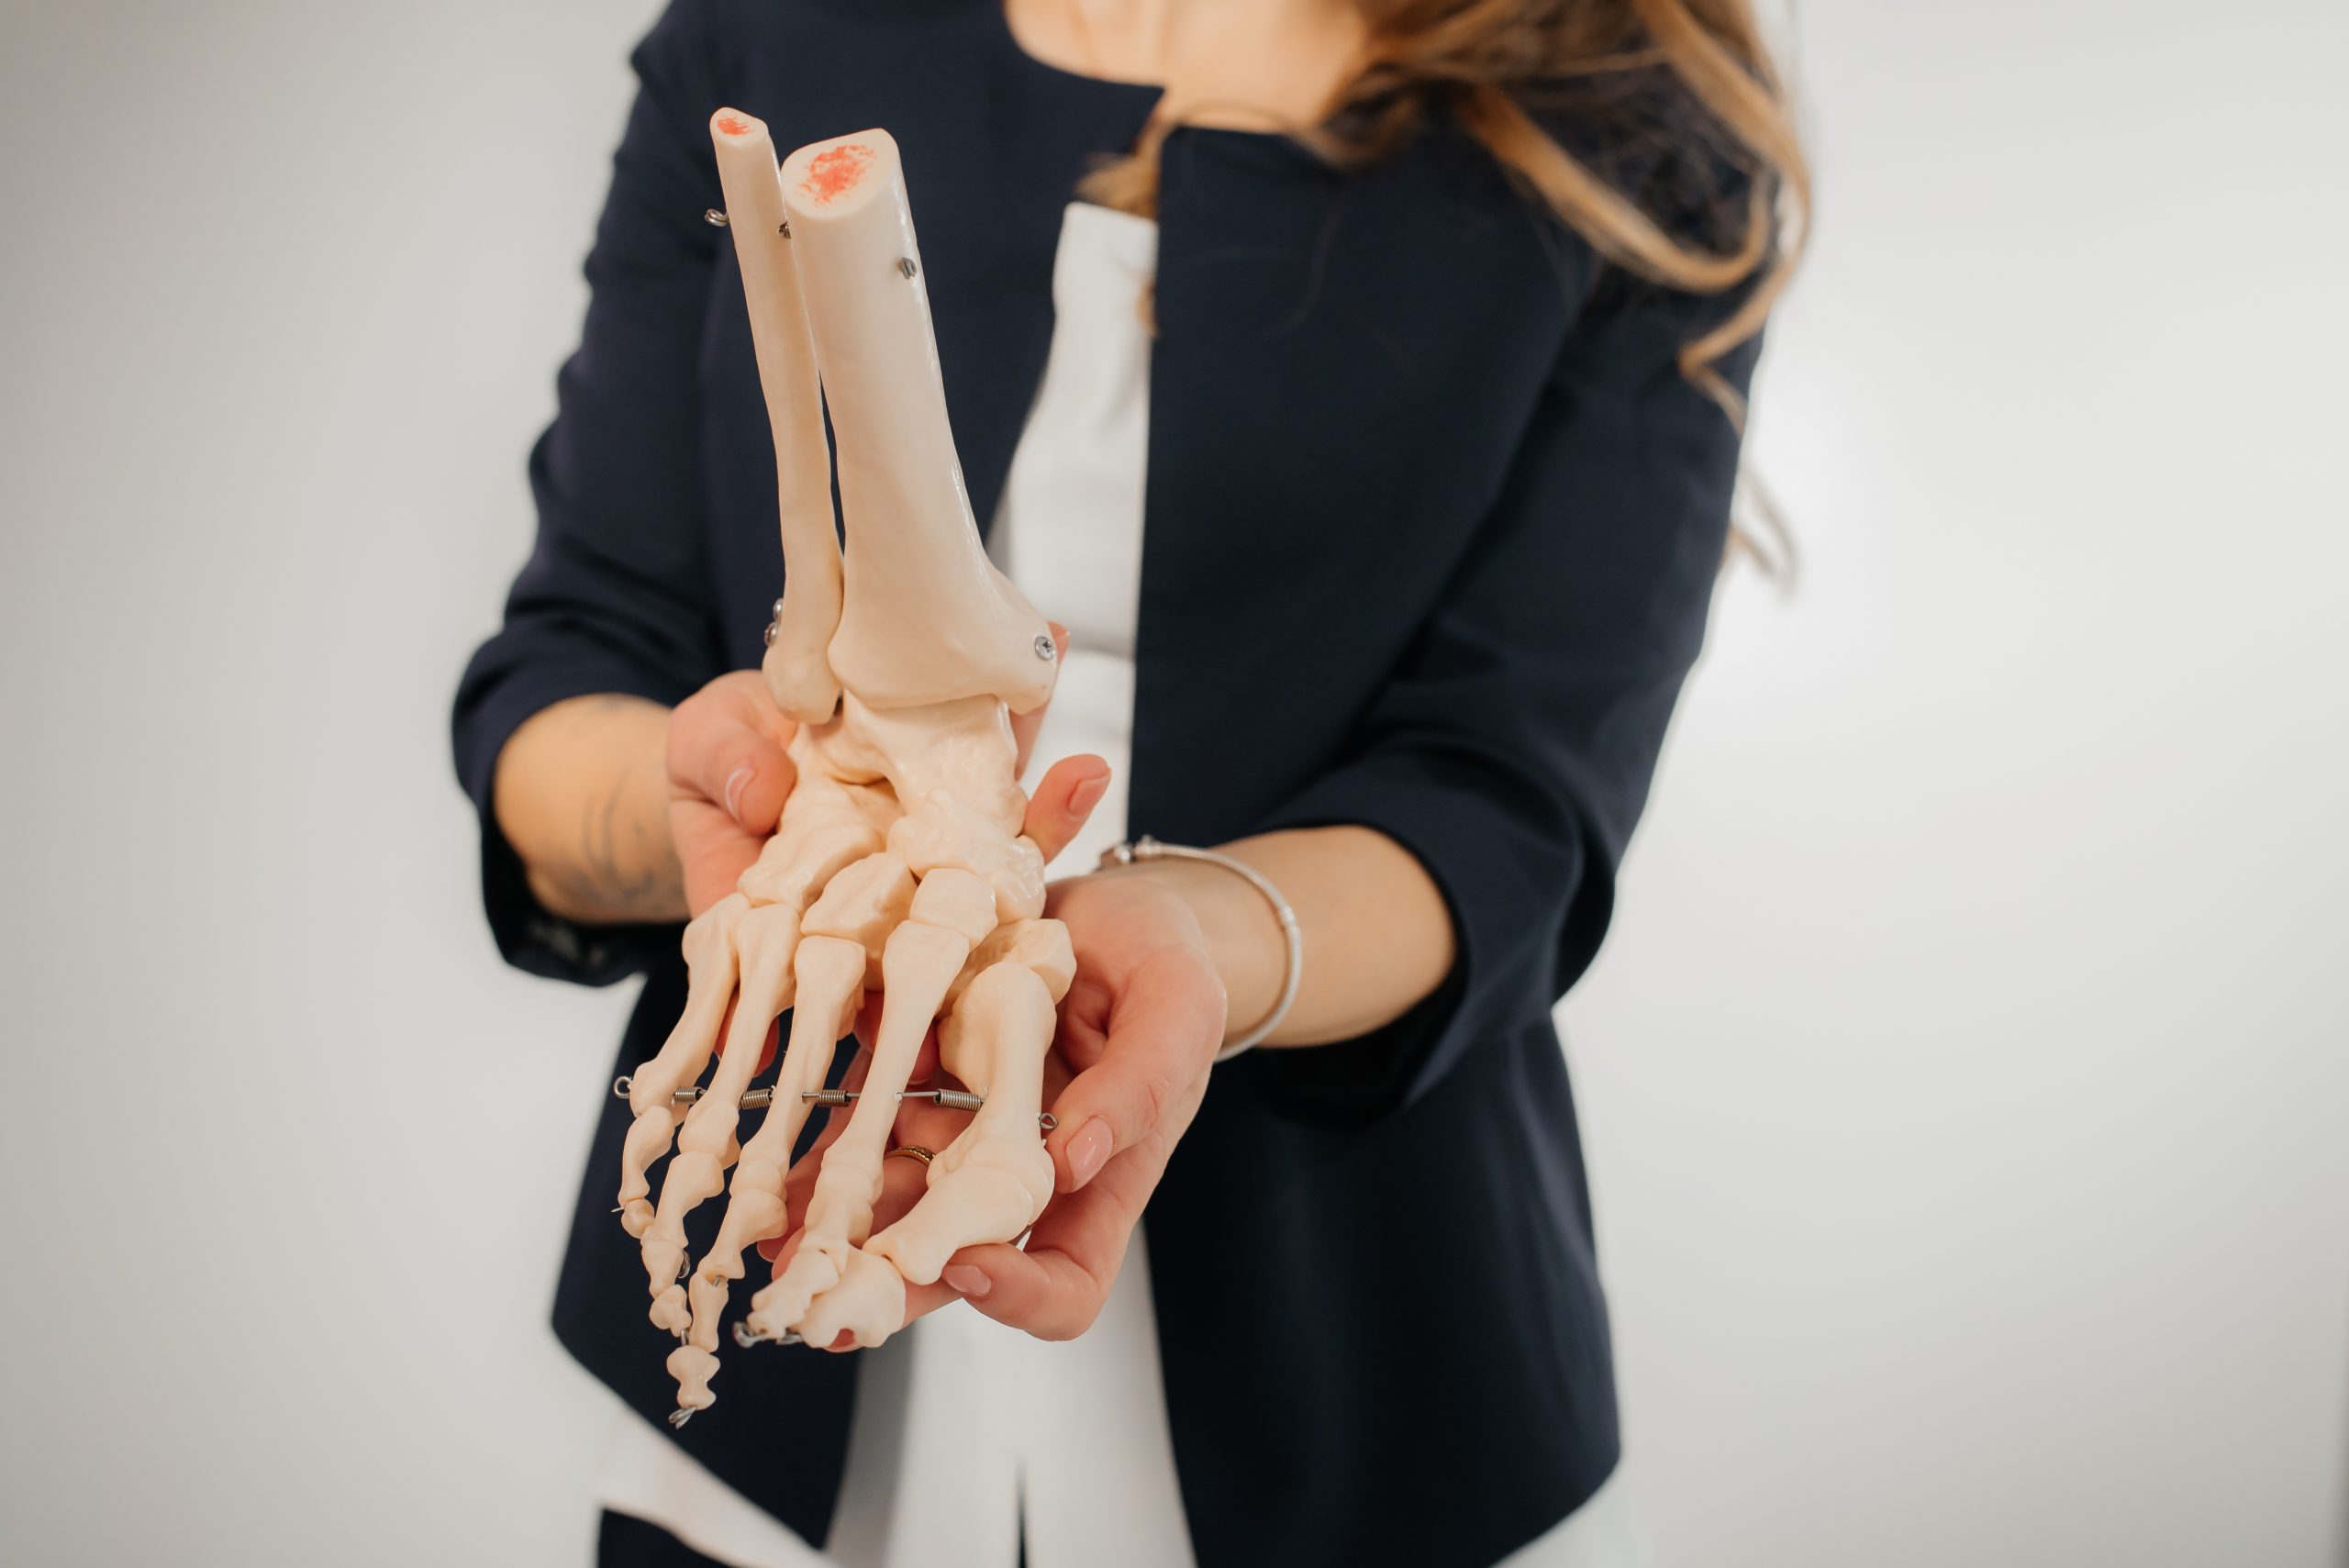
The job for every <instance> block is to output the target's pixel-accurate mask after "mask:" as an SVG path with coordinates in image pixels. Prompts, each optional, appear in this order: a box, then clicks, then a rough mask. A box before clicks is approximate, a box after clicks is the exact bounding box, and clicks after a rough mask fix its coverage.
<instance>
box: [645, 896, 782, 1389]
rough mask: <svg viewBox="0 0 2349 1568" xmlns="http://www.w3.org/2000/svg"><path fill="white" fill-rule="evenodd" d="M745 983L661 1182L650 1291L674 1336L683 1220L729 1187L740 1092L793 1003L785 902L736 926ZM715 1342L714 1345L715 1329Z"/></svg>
mask: <svg viewBox="0 0 2349 1568" xmlns="http://www.w3.org/2000/svg"><path fill="white" fill-rule="evenodd" d="M734 946H735V950H736V951H737V952H738V953H739V954H740V972H741V982H740V989H739V991H738V992H737V993H736V995H735V1002H734V1022H733V1024H732V1026H731V1027H730V1028H729V1029H728V1030H727V1031H726V1049H725V1051H723V1052H722V1053H720V1055H719V1056H718V1071H717V1072H716V1073H713V1074H712V1075H711V1077H710V1080H709V1087H708V1089H707V1091H706V1092H705V1093H704V1094H703V1095H702V1096H701V1098H700V1099H698V1100H696V1101H695V1102H694V1107H693V1109H692V1110H690V1111H688V1112H687V1113H685V1130H684V1131H683V1132H681V1133H680V1134H679V1135H678V1137H677V1157H676V1158H675V1159H674V1160H672V1161H670V1162H669V1169H668V1173H667V1174H666V1175H665V1176H663V1178H662V1183H661V1207H660V1210H659V1213H658V1215H657V1217H656V1218H654V1219H653V1221H652V1228H651V1229H649V1230H647V1231H646V1232H645V1233H644V1273H645V1278H646V1280H647V1282H648V1283H649V1284H650V1285H651V1291H652V1313H651V1316H652V1321H653V1322H654V1323H655V1324H657V1325H659V1326H660V1327H662V1328H663V1329H668V1330H669V1331H670V1332H671V1333H673V1334H682V1333H684V1332H685V1328H686V1323H687V1312H686V1306H685V1291H684V1289H683V1288H682V1287H681V1286H679V1285H678V1284H677V1274H678V1271H679V1268H680V1266H681V1265H682V1264H683V1263H684V1262H685V1216H687V1215H689V1214H691V1213H692V1212H693V1211H694V1210H695V1209H696V1207H699V1206H700V1205H701V1203H702V1202H703V1200H704V1199H707V1198H713V1197H716V1196H717V1195H718V1194H719V1193H721V1192H724V1191H725V1190H726V1175H725V1172H726V1162H727V1161H728V1160H729V1158H730V1157H731V1155H732V1154H733V1153H734V1151H736V1149H737V1145H736V1144H735V1141H734V1130H735V1128H736V1126H737V1125H738V1124H739V1122H740V1118H741V1112H742V1091H743V1090H745V1089H747V1088H749V1087H750V1086H751V1075H752V1074H753V1073H756V1072H757V1071H758V1064H759V1051H760V1048H761V1047H762V1046H763V1045H765V1044H766V1038H767V1029H768V1027H769V1026H770V1025H772V1024H773V1023H774V1020H775V1017H776V1015H777V1014H779V1013H781V1012H782V1011H783V1010H784V1008H785V1007H787V1006H790V1005H791V995H792V984H791V979H792V974H791V960H792V955H793V954H794V953H795V952H796V951H797V950H798V947H799V916H798V914H797V912H796V911H795V910H794V909H792V908H791V906H789V905H785V904H767V905H762V906H759V907H758V908H755V909H752V910H751V912H750V913H748V914H747V915H744V916H743V917H742V918H741V920H740V923H739V924H738V925H737V926H736V927H735V929H734ZM710 1332H711V1337H712V1338H711V1342H712V1343H713V1344H715V1343H716V1333H717V1330H716V1329H711V1331H710Z"/></svg>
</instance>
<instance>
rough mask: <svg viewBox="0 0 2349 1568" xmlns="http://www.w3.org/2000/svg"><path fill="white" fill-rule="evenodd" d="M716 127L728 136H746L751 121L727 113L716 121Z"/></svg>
mask: <svg viewBox="0 0 2349 1568" xmlns="http://www.w3.org/2000/svg"><path fill="white" fill-rule="evenodd" d="M718 129H720V130H722V131H724V132H725V133H726V134H727V135H729V136H748V135H750V134H751V122H750V121H748V120H738V119H736V118H735V117H733V116H732V115H728V116H726V117H723V118H722V119H720V120H719V121H718Z"/></svg>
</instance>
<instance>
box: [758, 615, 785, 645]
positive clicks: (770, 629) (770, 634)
mask: <svg viewBox="0 0 2349 1568" xmlns="http://www.w3.org/2000/svg"><path fill="white" fill-rule="evenodd" d="M782 635H783V623H782V622H781V621H779V620H771V621H769V622H767V629H766V633H765V635H764V636H763V638H762V639H760V640H762V641H763V642H764V643H765V644H766V645H767V646H768V647H769V648H773V647H774V639H776V638H778V637H781V636H782Z"/></svg>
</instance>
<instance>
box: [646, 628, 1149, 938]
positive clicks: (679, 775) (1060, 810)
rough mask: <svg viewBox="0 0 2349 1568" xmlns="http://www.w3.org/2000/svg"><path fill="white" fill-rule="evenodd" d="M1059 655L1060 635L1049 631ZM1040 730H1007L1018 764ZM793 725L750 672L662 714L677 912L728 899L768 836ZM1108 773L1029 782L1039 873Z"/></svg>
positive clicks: (787, 773) (1062, 768)
mask: <svg viewBox="0 0 2349 1568" xmlns="http://www.w3.org/2000/svg"><path fill="white" fill-rule="evenodd" d="M1052 641H1053V642H1054V644H1055V645H1056V646H1057V647H1058V648H1059V649H1060V651H1061V652H1062V653H1063V654H1066V653H1067V651H1068V629H1067V628H1065V627H1061V626H1054V627H1053V628H1052ZM1043 721H1044V710H1043V709H1042V708H1041V707H1040V708H1037V709H1036V710H1035V711H1034V712H1032V713H1026V714H1020V715H1018V716H1016V717H1014V718H1013V719H1012V721H1011V732H1012V738H1013V740H1015V741H1016V742H1017V743H1018V746H1019V762H1018V763H1017V765H1018V766H1019V767H1020V768H1022V769H1024V768H1025V767H1026V766H1027V762H1028V751H1029V748H1030V746H1032V745H1033V744H1034V743H1035V740H1036V731H1037V728H1038V727H1040V726H1041V724H1042V723H1043ZM797 728H798V726H797V725H796V723H795V722H794V721H793V720H792V719H791V718H790V717H787V716H786V715H785V713H784V712H783V710H782V709H780V708H778V707H776V706H775V705H774V698H773V697H771V696H769V695H767V688H766V682H765V681H764V680H763V678H762V677H761V676H760V674H759V673H758V672H757V671H756V670H737V671H735V672H734V673H732V674H729V675H720V676H718V679H716V680H714V681H712V682H710V683H709V684H707V685H706V686H704V687H703V688H702V689H701V690H699V691H698V692H696V693H695V694H694V695H692V696H689V697H687V698H686V699H685V701H684V702H681V703H679V704H678V705H677V706H676V708H675V709H674V711H673V712H672V713H671V714H670V715H669V737H668V755H667V759H666V764H665V765H666V771H667V773H668V782H669V834H670V838H671V839H672V840H674V844H675V846H676V851H677V863H678V865H679V867H680V868H681V869H682V870H683V872H684V873H685V907H686V909H687V910H688V912H690V913H692V914H695V915H698V914H700V913H701V912H702V911H703V910H705V909H707V908H708V907H709V906H711V905H713V904H715V903H717V902H718V900H719V899H721V898H723V897H725V896H726V895H728V894H729V893H731V892H733V891H734V884H735V883H736V882H738V881H739V880H740V878H741V875H742V873H744V872H746V871H748V870H749V869H750V868H751V862H753V861H755V860H757V859H758V858H759V851H760V850H762V849H763V848H764V847H765V845H766V841H767V840H768V839H769V838H770V837H772V836H773V834H774V829H775V824H776V822H778V821H779V820H781V818H782V817H783V803H784V802H785V800H786V799H788V798H789V797H790V795H791V786H792V784H794V783H795V782H796V781H797V779H798V776H799V773H798V770H797V769H796V768H795V767H793V766H792V762H791V758H790V756H789V754H788V751H787V749H788V748H789V746H790V744H791V738H792V736H793V734H794V733H795V732H796V730H797ZM1108 783H1109V764H1108V763H1107V762H1103V761H1102V760H1101V759H1100V758H1098V757H1094V756H1077V757H1064V758H1063V759H1062V760H1061V761H1059V762H1055V763H1053V764H1052V767H1051V768H1050V769H1049V770H1047V771H1046V773H1045V774H1044V776H1043V777H1042V778H1041V779H1040V780H1038V781H1037V784H1036V789H1035V793H1034V794H1033V795H1030V797H1029V802H1028V819H1027V822H1026V825H1025V827H1024V828H1022V831H1024V832H1025V833H1026V834H1027V835H1028V836H1029V837H1030V838H1031V839H1033V840H1036V847H1037V848H1039V849H1041V851H1043V852H1044V860H1045V862H1046V863H1047V864H1049V863H1051V862H1052V858H1053V857H1054V856H1055V855H1057V854H1059V853H1060V852H1061V851H1062V850H1063V849H1065V848H1067V847H1068V842H1069V840H1071V839H1073V838H1074V837H1075V836H1076V832H1077V829H1078V828H1082V827H1083V826H1084V825H1085V818H1086V817H1089V816H1091V815H1092V812H1093V808H1094V807H1095V806H1097V805H1099V804H1100V802H1101V796H1102V794H1103V792H1104V791H1106V790H1107V789H1108Z"/></svg>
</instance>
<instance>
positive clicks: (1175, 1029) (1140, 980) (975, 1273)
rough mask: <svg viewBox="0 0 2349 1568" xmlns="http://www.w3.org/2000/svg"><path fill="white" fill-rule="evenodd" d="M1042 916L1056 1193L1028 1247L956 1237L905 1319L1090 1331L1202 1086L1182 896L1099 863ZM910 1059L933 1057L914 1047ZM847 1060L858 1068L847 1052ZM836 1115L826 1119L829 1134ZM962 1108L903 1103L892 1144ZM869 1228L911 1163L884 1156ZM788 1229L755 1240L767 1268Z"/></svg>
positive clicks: (1215, 1034) (1201, 962) (925, 1132)
mask: <svg viewBox="0 0 2349 1568" xmlns="http://www.w3.org/2000/svg"><path fill="white" fill-rule="evenodd" d="M1045 913H1046V914H1048V915H1050V916H1052V917H1055V918H1058V919H1060V920H1062V921H1063V922H1064V923H1065V924H1066V925H1067V926H1068V932H1069V942H1070V945H1071V947H1072V948H1073V949H1074V951H1075V955H1076V978H1075V980H1074V982H1073V983H1072V984H1071V985H1070V987H1069V993H1068V996H1067V998H1066V1000H1065V1001H1064V1002H1063V1004H1062V1006H1061V1018H1060V1030H1059V1034H1058V1038H1057V1041H1056V1049H1055V1050H1054V1051H1053V1052H1052V1056H1051V1057H1050V1058H1049V1059H1048V1060H1047V1062H1046V1063H1045V1081H1044V1102H1045V1104H1046V1105H1047V1106H1049V1107H1050V1108H1051V1110H1052V1115H1053V1117H1054V1118H1055V1119H1056V1121H1057V1122H1058V1125H1057V1126H1056V1127H1055V1128H1054V1129H1053V1130H1052V1134H1051V1136H1050V1137H1049V1138H1047V1139H1046V1140H1045V1147H1046V1148H1047V1149H1048V1150H1049V1151H1051V1153H1052V1165H1053V1174H1054V1187H1055V1195H1054V1196H1053V1197H1052V1201H1051V1202H1050V1203H1049V1204H1048V1205H1047V1206H1046V1207H1045V1209H1044V1212H1043V1214H1042V1216H1041V1218H1038V1219H1037V1221H1036V1224H1035V1228H1034V1229H1033V1230H1032V1231H1031V1232H1030V1235H1029V1238H1028V1245H1027V1247H1026V1249H1025V1250H1024V1251H1023V1250H1022V1249H1020V1248H1019V1247H1014V1246H1009V1245H1005V1244H1000V1243H996V1244H989V1245H985V1246H978V1247H965V1248H963V1250H962V1251H959V1252H957V1253H955V1254H954V1257H953V1259H952V1261H951V1262H949V1263H948V1264H947V1265H946V1271H945V1273H944V1276H943V1277H942V1278H941V1281H940V1282H939V1283H938V1284H930V1285H915V1284H909V1285H907V1287H906V1320H907V1322H911V1321H912V1320H913V1319H915V1318H919V1317H921V1316H923V1315H924V1314H926V1313H929V1312H933V1311H935V1310H937V1309H938V1308H939V1307H943V1306H946V1305H947V1304H949V1303H951V1302H952V1301H954V1300H956V1299H958V1298H959V1299H962V1300H966V1301H968V1302H970V1303H971V1305H972V1306H974V1307H977V1308H978V1309H979V1310H980V1311H981V1312H984V1313H985V1314H986V1315H987V1316H988V1317H990V1318H995V1319H996V1321H997V1322H1001V1323H1008V1324H1009V1325H1011V1326H1012V1327H1013V1328H1016V1329H1026V1330H1027V1331H1028V1332H1029V1333H1031V1334H1034V1335H1036V1336H1037V1337H1038V1338H1040V1339H1046V1340H1066V1339H1073V1338H1074V1337H1075V1336H1076V1335H1078V1334H1081V1333H1083V1332H1084V1331H1085V1329H1087V1328H1089V1327H1091V1325H1092V1323H1093V1320H1094V1318H1096V1317H1097V1316H1098V1315H1099V1313H1100V1311H1101V1307H1102V1304H1103V1303H1104V1302H1106V1301H1107V1300H1108V1296H1109V1287H1110V1285H1111V1284H1114V1283H1115V1282H1116V1280H1117V1277H1118V1269H1119V1265H1120V1264H1121V1263H1122V1262H1124V1261H1125V1255H1126V1244H1127V1242H1128V1240H1130V1238H1131V1237H1132V1235H1133V1229H1134V1226H1135V1225H1136V1224H1137V1223H1138V1222H1139V1221H1140V1220H1141V1213H1142V1207H1143V1205H1145V1204H1146V1203H1148V1202H1149V1201H1150V1196H1151V1194H1152V1193H1153V1192H1154V1191H1156V1190H1157V1187H1158V1182H1159V1178H1160V1177H1161V1176H1162V1175H1163V1174H1164V1173H1165V1170H1166V1161H1167V1157H1168V1156H1169V1155H1170V1154H1171V1153H1173V1151H1174V1148H1175V1141H1176V1140H1178V1139H1180V1138H1181V1137H1182V1136H1183V1133H1184V1131H1185V1130H1186V1129H1188V1128H1189V1126H1190V1124H1191V1118H1192V1117H1193V1116H1194V1115H1195V1114H1197V1110H1198V1106H1199V1099H1200V1096H1201V1095H1204V1094H1205V1093H1206V1090H1207V1082H1208V1068H1209V1067H1210V1066H1211V1065H1212V1063H1213V1062H1214V1060H1215V1054H1216V1052H1217V1051H1218V1050H1219V1049H1220V1048H1221V1046H1222V1043H1223V1035H1224V988H1223V983H1222V981H1221V980H1220V979H1219V977H1218V974H1217V972H1216V969H1215V966H1214V964H1213V963H1212V962H1209V960H1208V947H1207V941H1206V939H1205V937H1204V935H1203V934H1202V932H1201V930H1200V929H1199V922H1198V919H1197V916H1195V915H1194V914H1193V913H1192V911H1191V908H1190V906H1189V905H1187V904H1186V903H1185V902H1184V900H1183V899H1182V898H1181V897H1180V896H1179V895H1176V894H1175V892H1173V891H1171V890H1170V889H1169V888H1167V887H1166V886H1164V885H1163V884H1161V883H1159V882H1157V881H1155V880H1153V879H1152V878H1151V877H1149V876H1147V875H1142V874H1136V873H1131V872H1124V871H1120V872H1109V873H1098V874H1096V875H1092V876H1082V877H1077V878H1074V879H1073V880H1071V881H1068V882H1063V883H1058V884H1054V885H1053V887H1052V896H1051V899H1050V901H1049V903H1048V904H1047V906H1046V909H1045ZM923 1054H924V1061H925V1063H928V1062H934V1061H935V1057H934V1056H932V1055H931V1054H930V1052H929V1051H924V1053H923ZM859 1065H860V1066H861V1065H862V1063H861V1062H860V1063H859ZM845 1120H846V1118H835V1120H834V1122H833V1125H832V1126H831V1127H829V1128H828V1129H826V1131H827V1133H828V1134H836V1132H837V1129H838V1128H839V1127H840V1126H841V1125H842V1124H843V1123H844V1122H845ZM969 1121H970V1118H969V1117H968V1116H967V1115H965V1114H964V1113H962V1112H957V1111H945V1110H940V1109H938V1108H937V1107H936V1106H927V1105H923V1104H921V1103H920V1102H918V1101H913V1102H907V1106H906V1108H905V1109H904V1110H903V1111H901V1112H900V1113H899V1118H898V1121H897V1124H896V1132H895V1140H896V1142H898V1143H905V1144H915V1145H918V1146H921V1147H924V1148H930V1149H942V1148H944V1147H945V1146H946V1145H947V1144H948V1143H950V1142H952V1140H953V1139H954V1138H955V1136H956V1135H957V1134H958V1133H960V1132H961V1131H962V1129H963V1128H964V1127H966V1126H968V1125H969ZM829 1141H830V1138H829V1136H828V1137H826V1138H824V1139H822V1140H819V1141H818V1146H817V1148H816V1149H815V1150H814V1151H810V1153H809V1154H808V1155H807V1157H806V1158H805V1159H804V1160H802V1161H801V1162H800V1163H799V1165H798V1167H797V1168H796V1169H795V1170H794V1171H793V1173H792V1180H791V1192H790V1195H789V1198H788V1199H787V1201H788V1203H789V1206H790V1211H791V1213H792V1214H793V1215H795V1216H797V1215H799V1214H802V1213H804V1212H805V1207H806V1195H807V1191H808V1190H809V1189H811V1188H812V1186H813V1184H814V1179H815V1171H816V1167H817V1165H818V1163H819V1162H820V1161H821V1157H822V1151H823V1149H824V1148H825V1147H826V1146H827V1145H829ZM883 1173H884V1179H885V1186H884V1189H883V1192H882V1195H881V1197H880V1200H879V1201H878V1203H876V1205H875V1206H874V1218H873V1228H874V1229H875V1230H876V1231H877V1230H879V1229H882V1228H883V1227H885V1226H887V1225H889V1224H892V1223H894V1222H895V1221H896V1218H898V1216H900V1215H902V1214H903V1213H905V1212H906V1210H907V1209H909V1208H911V1207H913V1205H914V1204H915V1203H916V1202H917V1201H918V1199H919V1198H920V1197H921V1195H922V1193H923V1191H924V1190H925V1183H924V1179H923V1178H924V1176H925V1174H926V1173H925V1172H924V1170H923V1168H922V1167H921V1166H920V1165H919V1164H918V1163H917V1162H913V1161H910V1160H890V1161H885V1162H883ZM797 1240H798V1238H797V1234H796V1231H795V1233H794V1234H793V1235H792V1236H790V1237H788V1238H785V1240H783V1241H782V1242H781V1243H780V1244H774V1243H770V1244H769V1245H768V1246H763V1247H762V1248H761V1249H760V1251H762V1252H767V1251H770V1248H772V1249H773V1253H772V1255H774V1257H775V1258H776V1259H777V1263H776V1266H777V1269H778V1270H780V1269H781V1268H782V1266H783V1265H784V1264H785V1263H787V1262H789V1261H790V1255H791V1252H792V1251H793V1250H794V1249H795V1248H796V1243H797Z"/></svg>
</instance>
